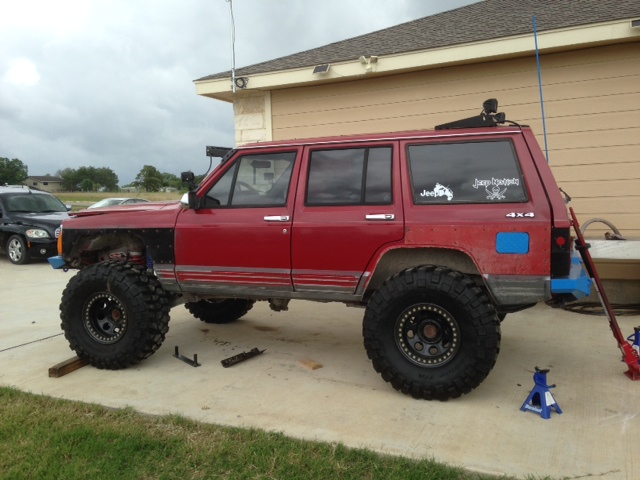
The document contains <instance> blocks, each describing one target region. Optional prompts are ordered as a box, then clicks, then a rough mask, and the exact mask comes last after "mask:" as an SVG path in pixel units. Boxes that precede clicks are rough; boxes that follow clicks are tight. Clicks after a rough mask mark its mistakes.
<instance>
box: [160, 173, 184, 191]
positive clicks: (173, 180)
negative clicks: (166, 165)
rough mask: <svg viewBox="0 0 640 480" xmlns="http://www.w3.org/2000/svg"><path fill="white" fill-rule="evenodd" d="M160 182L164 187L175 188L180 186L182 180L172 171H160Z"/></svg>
mask: <svg viewBox="0 0 640 480" xmlns="http://www.w3.org/2000/svg"><path fill="white" fill-rule="evenodd" d="M162 183H163V184H164V186H165V187H171V188H175V189H176V190H180V189H181V188H182V181H181V180H180V179H179V178H178V177H177V176H176V175H174V174H173V173H165V172H162Z"/></svg>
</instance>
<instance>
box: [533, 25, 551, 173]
mask: <svg viewBox="0 0 640 480" xmlns="http://www.w3.org/2000/svg"><path fill="white" fill-rule="evenodd" d="M533 39H534V40H535V44H536V63H537V65H538V85H539V86H540V107H541V108H542V133H543V135H544V150H545V153H546V154H547V163H549V145H548V144H547V120H546V116H545V114H544V97H543V96H542V72H541V70H540V51H539V50H538V24H537V22H536V16H535V15H534V16H533Z"/></svg>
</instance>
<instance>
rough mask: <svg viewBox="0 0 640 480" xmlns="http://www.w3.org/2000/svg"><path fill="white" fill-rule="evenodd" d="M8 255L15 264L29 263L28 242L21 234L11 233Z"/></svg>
mask: <svg viewBox="0 0 640 480" xmlns="http://www.w3.org/2000/svg"><path fill="white" fill-rule="evenodd" d="M7 256H8V257H9V261H10V262H11V263H13V264H14V265H24V264H25V263H29V253H28V252H27V243H26V242H25V241H24V238H22V237H21V236H20V235H11V237H9V241H8V242H7Z"/></svg>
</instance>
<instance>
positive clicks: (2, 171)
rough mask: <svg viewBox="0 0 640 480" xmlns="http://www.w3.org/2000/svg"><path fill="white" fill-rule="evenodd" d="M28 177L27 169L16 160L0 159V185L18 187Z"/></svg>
mask: <svg viewBox="0 0 640 480" xmlns="http://www.w3.org/2000/svg"><path fill="white" fill-rule="evenodd" d="M28 176H29V168H28V167H27V166H26V165H25V164H24V163H22V162H21V161H20V160H18V159H17V158H13V159H11V160H9V159H8V158H4V157H0V185H4V184H5V183H6V184H9V185H19V184H21V183H22V182H24V181H25V180H26V179H27V177H28Z"/></svg>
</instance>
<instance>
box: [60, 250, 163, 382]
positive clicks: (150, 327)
mask: <svg viewBox="0 0 640 480" xmlns="http://www.w3.org/2000/svg"><path fill="white" fill-rule="evenodd" d="M60 318H61V319H62V325H61V326H62V329H63V330H64V333H65V337H66V338H67V340H68V341H69V346H70V347H71V349H72V350H75V352H76V353H77V354H78V356H79V357H80V358H82V359H84V360H86V361H87V362H89V363H90V364H91V365H94V366H95V367H98V368H106V369H110V370H117V369H120V368H125V367H128V366H129V365H134V364H136V363H138V362H140V361H141V360H143V359H145V358H147V357H149V356H150V355H151V354H153V353H154V352H155V351H156V350H158V348H160V346H161V345H162V342H163V340H164V338H165V335H166V333H167V332H168V330H169V325H168V324H169V301H168V298H167V296H166V294H165V293H164V291H163V290H162V287H161V285H160V284H159V282H158V281H157V279H156V278H155V277H154V276H152V275H151V274H150V273H149V272H147V271H146V270H144V269H142V268H140V267H139V266H135V265H131V264H127V263H121V262H107V263H98V264H95V265H93V266H91V267H87V268H85V269H83V270H80V271H79V272H78V273H77V274H76V275H75V276H74V277H73V278H71V280H70V281H69V283H68V285H67V287H66V288H65V290H64V292H63V293H62V302H61V304H60Z"/></svg>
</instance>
